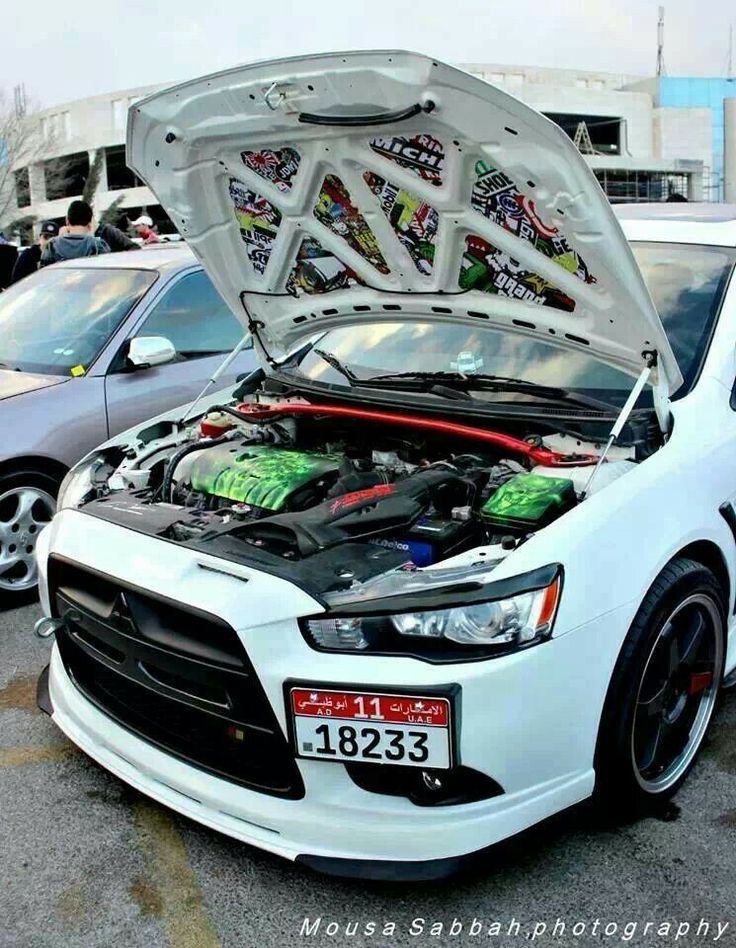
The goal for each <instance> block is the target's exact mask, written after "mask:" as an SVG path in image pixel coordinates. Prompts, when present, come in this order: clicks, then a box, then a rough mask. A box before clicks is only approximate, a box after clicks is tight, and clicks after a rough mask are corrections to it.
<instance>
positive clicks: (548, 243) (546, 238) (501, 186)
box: [470, 161, 596, 283]
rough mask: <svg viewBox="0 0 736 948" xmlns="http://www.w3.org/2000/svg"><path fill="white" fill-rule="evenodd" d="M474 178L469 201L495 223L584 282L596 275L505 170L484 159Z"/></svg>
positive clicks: (476, 169) (477, 164)
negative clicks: (542, 217)
mask: <svg viewBox="0 0 736 948" xmlns="http://www.w3.org/2000/svg"><path fill="white" fill-rule="evenodd" d="M475 175H476V179H475V182H474V184H473V191H472V194H471V196H470V204H471V207H473V208H474V209H475V210H476V211H479V212H480V213H481V214H482V215H483V216H484V217H487V218H488V220H491V221H493V223H494V224H499V225H500V226H501V227H503V228H504V229H505V230H508V231H510V232H511V233H512V234H515V235H516V236H517V237H519V238H520V239H521V240H526V241H528V242H529V243H530V244H532V245H533V246H534V247H535V248H536V249H537V250H539V251H540V253H543V254H544V255H545V257H550V258H551V259H552V260H554V262H555V263H557V264H559V266H561V267H564V269H565V270H568V271H569V272H570V273H573V274H574V275H575V276H576V277H578V278H579V279H580V280H583V281H584V282H585V283H595V282H596V279H595V277H594V276H592V275H591V274H590V272H589V271H588V268H587V266H586V265H585V262H584V261H583V259H582V257H581V256H580V255H579V254H578V253H577V251H575V250H573V249H572V247H571V246H570V245H569V244H568V242H567V240H566V239H565V238H564V237H563V236H562V234H561V233H560V232H559V230H558V229H557V228H556V227H550V226H548V225H547V224H545V223H544V221H543V220H542V219H541V218H540V217H539V215H538V214H537V211H536V208H535V207H534V201H532V200H531V198H529V197H527V196H526V195H525V194H522V193H521V191H519V189H518V188H517V187H516V185H515V184H514V182H513V181H512V180H511V178H509V176H508V175H507V174H505V172H503V171H501V170H500V169H499V168H496V167H495V166H494V165H492V164H489V163H488V162H487V161H476V163H475Z"/></svg>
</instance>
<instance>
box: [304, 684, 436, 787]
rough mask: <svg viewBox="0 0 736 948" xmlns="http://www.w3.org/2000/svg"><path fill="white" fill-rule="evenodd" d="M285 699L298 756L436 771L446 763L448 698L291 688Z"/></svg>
mask: <svg viewBox="0 0 736 948" xmlns="http://www.w3.org/2000/svg"><path fill="white" fill-rule="evenodd" d="M290 699H291V717H292V725H293V728H292V733H293V736H294V744H295V750H296V753H297V755H298V756H299V757H309V758H316V759H318V760H339V761H360V762H361V763H374V764H400V765H402V766H404V767H425V768H433V769H434V768H436V769H442V770H446V769H448V768H449V767H451V766H452V740H451V727H450V717H451V710H452V709H451V705H450V700H449V699H448V698H445V697H440V696H436V695H435V696H424V697H420V696H417V695H392V694H378V693H375V692H359V691H333V690H325V689H324V688H292V689H291V690H290Z"/></svg>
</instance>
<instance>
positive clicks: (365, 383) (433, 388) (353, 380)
mask: <svg viewBox="0 0 736 948" xmlns="http://www.w3.org/2000/svg"><path fill="white" fill-rule="evenodd" d="M312 352H314V353H316V354H317V355H318V356H319V357H320V358H321V359H324V361H325V362H326V363H327V364H328V365H329V366H332V368H333V369H334V370H335V371H336V372H339V373H340V375H342V376H344V377H345V378H346V379H347V380H348V382H349V384H350V386H351V388H352V387H355V386H358V387H360V388H364V387H365V388H389V389H391V388H401V389H402V390H405V391H406V390H408V391H413V392H426V393H427V394H429V395H438V396H440V397H441V398H452V399H457V400H461V401H468V400H470V399H471V398H472V396H471V395H470V394H469V392H467V391H465V390H464V389H457V388H451V387H449V386H445V385H442V384H441V383H442V381H443V379H442V378H436V377H435V374H434V373H432V372H428V373H426V375H424V374H423V373H421V372H418V373H416V376H415V378H414V379H412V380H411V381H410V380H409V379H408V377H407V378H406V380H405V382H404V383H402V384H400V385H399V386H396V385H393V384H389V385H383V384H376V382H377V381H378V382H380V380H381V379H383V378H384V377H385V376H383V375H378V376H373V377H371V378H367V379H361V378H359V377H358V376H357V375H356V374H355V372H353V370H352V369H351V368H350V367H349V366H347V365H345V363H344V362H341V361H340V360H339V359H338V358H337V356H336V355H333V354H332V353H331V352H325V351H324V350H323V349H312ZM410 374H411V373H410ZM389 378H391V377H389Z"/></svg>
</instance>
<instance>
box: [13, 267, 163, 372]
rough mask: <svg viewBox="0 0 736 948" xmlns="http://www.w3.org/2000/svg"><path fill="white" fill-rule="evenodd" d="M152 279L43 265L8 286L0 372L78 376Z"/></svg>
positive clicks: (147, 274)
mask: <svg viewBox="0 0 736 948" xmlns="http://www.w3.org/2000/svg"><path fill="white" fill-rule="evenodd" d="M157 275H158V274H157V273H156V272H155V271H150V270H132V269H127V268H123V267H120V268H118V269H115V268H110V269H98V268H92V267H90V268H84V267H79V268H78V269H71V268H63V267H49V268H47V269H45V270H40V271H39V272H38V273H36V274H34V275H33V276H29V277H26V278H25V279H24V280H21V281H20V282H18V283H16V284H14V285H13V286H11V287H10V288H9V289H7V290H5V292H4V293H0V368H4V369H18V370H20V371H23V372H43V373H49V374H51V375H83V374H84V373H85V372H86V370H87V368H88V367H89V366H90V364H91V363H92V362H93V361H94V360H95V359H96V358H97V356H98V355H99V353H100V351H101V350H102V349H103V348H104V346H105V344H106V343H107V341H108V340H109V339H110V337H111V336H112V334H113V333H114V332H115V331H116V330H117V328H118V327H119V326H120V324H121V322H122V321H123V319H125V317H126V316H127V315H128V313H129V312H130V311H131V309H132V308H133V306H135V304H136V303H137V302H138V300H139V299H140V298H141V297H142V296H143V294H144V293H145V292H146V290H148V288H149V287H150V286H151V285H152V284H153V283H154V282H155V280H156V277H157Z"/></svg>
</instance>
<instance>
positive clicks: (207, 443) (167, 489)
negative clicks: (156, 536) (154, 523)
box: [161, 432, 230, 504]
mask: <svg viewBox="0 0 736 948" xmlns="http://www.w3.org/2000/svg"><path fill="white" fill-rule="evenodd" d="M229 440H230V438H229V432H228V434H224V435H220V437H219V438H202V439H201V440H199V441H194V442H192V443H190V444H185V445H184V447H182V448H179V450H178V451H175V452H174V454H172V456H171V460H170V461H169V463H168V465H167V466H166V472H165V474H164V479H163V481H162V482H161V499H162V501H163V502H164V503H167V504H170V503H171V485H172V484H173V481H174V473H175V471H176V468H177V466H178V464H179V461H181V459H182V458H185V457H186V456H187V454H192V453H193V452H194V451H201V450H202V449H203V448H211V447H213V446H214V445H216V444H224V442H225V441H229Z"/></svg>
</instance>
